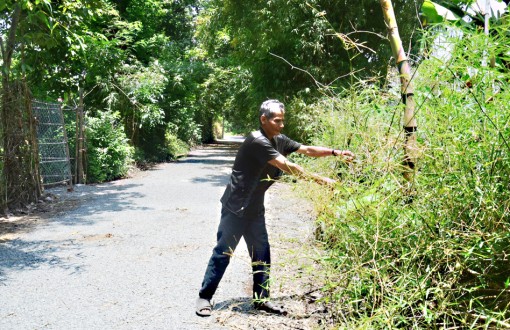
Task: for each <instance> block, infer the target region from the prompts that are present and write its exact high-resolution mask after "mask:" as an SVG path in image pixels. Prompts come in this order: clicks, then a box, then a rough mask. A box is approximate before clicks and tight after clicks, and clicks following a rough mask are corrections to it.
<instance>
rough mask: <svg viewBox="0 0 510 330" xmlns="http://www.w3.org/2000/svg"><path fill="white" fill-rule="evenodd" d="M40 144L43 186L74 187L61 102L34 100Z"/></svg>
mask: <svg viewBox="0 0 510 330" xmlns="http://www.w3.org/2000/svg"><path fill="white" fill-rule="evenodd" d="M32 111H33V115H34V117H35V119H36V125H37V140H38V146H39V157H40V163H39V169H40V173H41V177H42V181H43V186H44V187H48V186H53V185H57V184H67V185H68V187H72V184H73V176H72V172H71V159H70V156H69V146H68V140H67V133H66V129H65V123H64V116H63V112H62V107H61V105H60V103H45V102H40V101H32Z"/></svg>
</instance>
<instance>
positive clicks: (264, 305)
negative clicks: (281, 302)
mask: <svg viewBox="0 0 510 330" xmlns="http://www.w3.org/2000/svg"><path fill="white" fill-rule="evenodd" d="M254 305H255V309H257V310H259V311H264V312H267V313H270V314H277V315H283V316H286V315H287V311H286V310H285V308H284V307H283V306H277V305H275V304H273V303H272V302H270V301H265V302H260V303H255V304H254Z"/></svg>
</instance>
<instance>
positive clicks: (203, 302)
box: [195, 298, 213, 317]
mask: <svg viewBox="0 0 510 330" xmlns="http://www.w3.org/2000/svg"><path fill="white" fill-rule="evenodd" d="M212 307H213V306H212V304H211V301H210V300H209V299H204V298H198V299H197V307H196V310H195V313H197V315H198V316H202V317H206V316H211V312H212Z"/></svg>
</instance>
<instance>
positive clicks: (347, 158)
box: [334, 150, 356, 163]
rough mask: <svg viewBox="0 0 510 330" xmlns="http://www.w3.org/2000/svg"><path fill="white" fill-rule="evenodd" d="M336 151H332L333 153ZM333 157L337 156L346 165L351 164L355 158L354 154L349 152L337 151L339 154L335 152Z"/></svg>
mask: <svg viewBox="0 0 510 330" xmlns="http://www.w3.org/2000/svg"><path fill="white" fill-rule="evenodd" d="M335 151H336V150H334V152H335ZM334 154H335V155H337V156H342V158H343V160H344V161H345V162H346V163H350V162H352V161H353V160H354V159H355V158H356V156H355V155H354V153H353V152H352V151H350V150H339V152H338V153H337V152H335V153H334Z"/></svg>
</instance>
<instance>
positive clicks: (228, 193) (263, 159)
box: [196, 100, 354, 316]
mask: <svg viewBox="0 0 510 330" xmlns="http://www.w3.org/2000/svg"><path fill="white" fill-rule="evenodd" d="M259 118H260V130H259V131H256V132H252V133H251V134H250V135H248V137H247V138H246V139H245V141H244V142H243V144H242V145H241V146H240V148H239V151H238V152H237V156H236V159H235V162H234V166H233V168H232V174H231V176H230V182H229V183H228V184H227V187H226V189H225V193H224V194H223V197H222V198H221V203H222V211H221V220H220V225H219V227H218V234H217V244H216V247H215V248H214V249H213V253H212V256H211V258H210V260H209V264H208V265H207V269H206V272H205V276H204V280H203V282H202V288H201V289H200V292H199V298H198V300H197V306H196V313H197V315H199V316H210V315H211V311H212V304H211V299H212V296H213V295H214V293H215V292H216V289H217V287H218V285H219V283H220V280H221V278H222V277H223V274H224V272H225V270H226V268H227V266H228V264H229V262H230V257H231V255H232V253H233V252H234V250H235V248H236V246H237V244H238V242H239V240H240V239H241V237H244V240H245V241H246V244H247V247H248V251H249V253H250V257H251V259H252V268H253V298H254V306H255V308H256V309H258V310H263V311H266V312H269V313H274V314H286V312H285V311H284V309H283V308H282V307H279V306H276V305H274V304H273V303H272V302H270V301H269V281H268V280H269V268H270V264H271V258H270V248H269V242H268V235H267V230H266V224H265V217H264V195H265V192H266V190H267V189H268V188H269V187H270V186H271V184H273V182H274V180H275V179H277V178H278V177H279V176H280V175H281V174H282V171H284V172H286V173H290V174H294V175H297V176H298V177H304V178H312V179H313V180H315V181H317V182H318V183H321V184H333V183H335V182H336V181H335V180H332V179H330V178H326V177H322V176H320V175H317V174H308V173H306V172H305V171H304V170H303V168H302V167H301V166H299V165H297V164H295V163H292V162H290V161H289V160H287V158H286V156H287V155H289V154H291V153H292V152H298V153H300V154H304V155H307V156H311V157H324V156H341V157H343V158H344V160H345V161H347V162H350V161H352V159H353V158H354V154H353V153H352V152H350V151H349V150H335V149H330V148H324V147H316V146H305V145H302V144H300V143H298V142H295V141H293V140H291V139H289V138H288V137H286V136H285V135H283V134H280V132H281V131H282V129H283V127H284V119H285V108H284V105H283V104H282V103H280V102H279V101H277V100H268V101H265V102H264V103H262V105H261V107H260V113H259Z"/></svg>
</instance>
